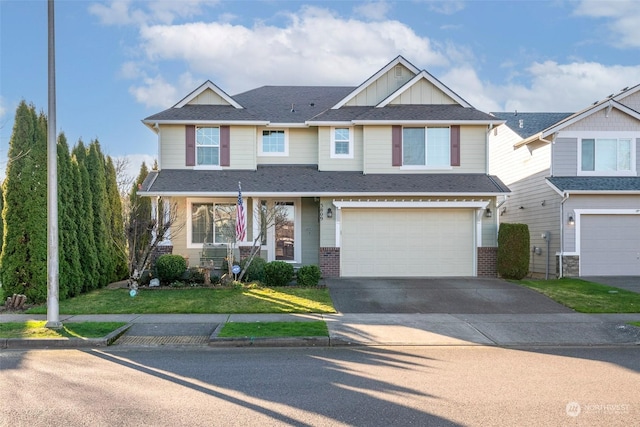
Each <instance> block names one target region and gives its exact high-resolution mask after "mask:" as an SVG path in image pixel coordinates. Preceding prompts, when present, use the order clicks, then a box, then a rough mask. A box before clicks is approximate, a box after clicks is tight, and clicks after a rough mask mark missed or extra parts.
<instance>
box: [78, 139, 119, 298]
mask: <svg viewBox="0 0 640 427" xmlns="http://www.w3.org/2000/svg"><path fill="white" fill-rule="evenodd" d="M85 164H86V167H87V172H89V186H90V188H91V195H92V206H93V236H94V239H95V245H96V251H97V253H98V254H100V256H99V257H98V273H99V276H98V287H104V286H106V285H107V284H109V282H110V280H111V278H112V277H113V272H114V271H115V262H114V260H113V257H112V255H113V254H112V252H111V251H110V249H109V248H110V246H111V242H110V240H111V236H110V235H109V232H108V228H107V224H109V221H110V218H111V207H110V206H109V204H108V199H107V187H106V179H105V165H104V156H103V155H102V150H101V149H100V143H99V142H98V141H97V140H93V141H92V142H91V144H89V149H88V151H87V157H86V161H85Z"/></svg>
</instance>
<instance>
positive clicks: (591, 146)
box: [580, 138, 631, 173]
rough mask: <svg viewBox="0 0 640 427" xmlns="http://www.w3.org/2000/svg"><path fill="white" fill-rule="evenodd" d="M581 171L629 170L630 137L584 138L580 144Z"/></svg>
mask: <svg viewBox="0 0 640 427" xmlns="http://www.w3.org/2000/svg"><path fill="white" fill-rule="evenodd" d="M581 149H582V150H581V152H582V158H581V168H580V170H581V171H582V172H596V173H597V172H630V171H631V139H630V138H585V139H582V145H581Z"/></svg>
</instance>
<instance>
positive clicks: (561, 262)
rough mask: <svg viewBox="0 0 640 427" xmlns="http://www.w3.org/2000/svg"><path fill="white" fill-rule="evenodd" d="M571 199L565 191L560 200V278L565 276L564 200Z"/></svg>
mask: <svg viewBox="0 0 640 427" xmlns="http://www.w3.org/2000/svg"><path fill="white" fill-rule="evenodd" d="M567 200H569V193H567V192H564V193H563V194H562V201H561V202H560V278H563V277H564V268H563V267H564V262H563V259H562V257H563V254H564V202H566V201H567Z"/></svg>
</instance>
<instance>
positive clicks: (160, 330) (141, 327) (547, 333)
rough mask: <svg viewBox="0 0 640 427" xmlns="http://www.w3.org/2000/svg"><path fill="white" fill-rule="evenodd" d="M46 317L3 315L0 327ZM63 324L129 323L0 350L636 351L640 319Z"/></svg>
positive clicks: (197, 318)
mask: <svg viewBox="0 0 640 427" xmlns="http://www.w3.org/2000/svg"><path fill="white" fill-rule="evenodd" d="M27 320H46V315H24V314H0V323H3V322H24V321H27ZM60 320H61V321H62V322H63V324H64V323H73V322H88V321H90V322H126V323H127V325H126V326H125V327H123V328H121V329H120V330H118V331H116V332H115V333H113V334H111V335H109V336H107V337H103V338H99V339H87V340H80V339H21V340H19V339H0V348H5V349H6V348H79V347H84V348H87V347H103V346H107V345H121V346H169V345H177V346H193V345H200V346H207V345H208V346H226V347H244V346H272V347H276V346H278V347H283V346H451V345H465V346H466V345H491V346H504V347H510V346H516V347H518V346H606V345H640V328H637V327H634V326H630V325H628V322H638V321H640V314H581V313H552V314H548V313H547V314H406V313H398V314H394V313H384V314H381V313H375V314H374V313H356V314H353V313H338V314H258V315H254V314H251V315H248V314H231V315H229V314H163V315H158V314H149V315H135V314H130V315H110V314H105V315H77V316H72V315H61V316H60ZM318 320H322V321H325V322H326V323H327V327H328V330H329V336H328V337H301V338H246V339H244V338H242V339H239V338H218V337H217V333H218V331H219V330H220V328H221V327H222V326H223V325H224V324H225V323H226V322H276V321H278V322H279V321H318Z"/></svg>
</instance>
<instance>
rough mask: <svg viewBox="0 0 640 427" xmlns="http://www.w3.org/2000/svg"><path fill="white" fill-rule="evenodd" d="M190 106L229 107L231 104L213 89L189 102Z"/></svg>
mask: <svg viewBox="0 0 640 427" xmlns="http://www.w3.org/2000/svg"><path fill="white" fill-rule="evenodd" d="M189 105H229V103H228V102H227V101H226V100H225V99H224V98H222V97H221V96H220V95H218V94H217V93H215V92H214V91H212V90H211V89H207V90H205V91H204V92H202V93H201V94H200V95H198V96H196V97H195V98H193V99H192V100H191V101H189Z"/></svg>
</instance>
